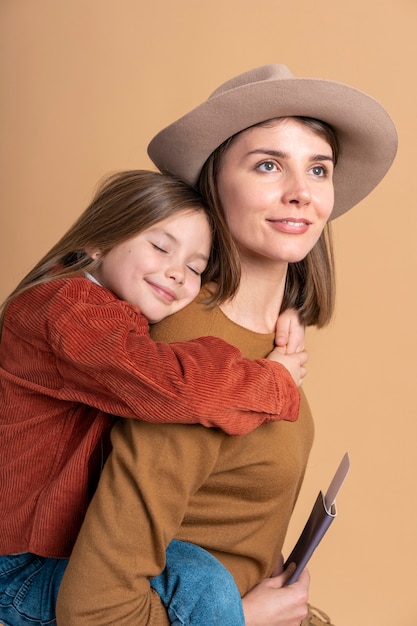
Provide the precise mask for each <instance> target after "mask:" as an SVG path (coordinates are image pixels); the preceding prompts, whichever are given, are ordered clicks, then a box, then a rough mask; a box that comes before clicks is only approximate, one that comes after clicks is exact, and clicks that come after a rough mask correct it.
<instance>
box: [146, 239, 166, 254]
mask: <svg viewBox="0 0 417 626" xmlns="http://www.w3.org/2000/svg"><path fill="white" fill-rule="evenodd" d="M150 243H151V246H152V247H153V248H154V249H155V250H158V252H164V253H165V254H168V253H169V251H168V250H167V249H166V248H163V247H162V246H161V245H158V244H156V243H153V242H152V241H151V242H150Z"/></svg>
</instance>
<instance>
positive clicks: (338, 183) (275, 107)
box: [148, 65, 398, 219]
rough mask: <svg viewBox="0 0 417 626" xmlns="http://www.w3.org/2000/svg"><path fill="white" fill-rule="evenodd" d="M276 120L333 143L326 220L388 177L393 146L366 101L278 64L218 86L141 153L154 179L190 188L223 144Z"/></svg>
mask: <svg viewBox="0 0 417 626" xmlns="http://www.w3.org/2000/svg"><path fill="white" fill-rule="evenodd" d="M283 116H303V117H313V118H316V119H319V120H322V121H324V122H327V123H328V124H330V125H331V126H332V127H333V128H334V130H335V131H336V133H337V136H338V138H339V142H340V155H339V160H338V163H337V166H336V169H335V174H334V186H335V206H334V209H333V213H332V216H331V217H332V219H334V218H335V217H338V216H339V215H342V213H345V211H348V210H349V209H350V208H352V207H353V206H354V205H355V204H357V203H358V202H359V201H360V200H362V199H363V198H365V196H367V195H368V194H369V193H370V192H371V191H372V189H374V187H376V185H377V184H378V183H379V182H380V181H381V180H382V178H383V177H384V176H385V174H386V173H387V171H388V170H389V168H390V166H391V164H392V162H393V160H394V157H395V154H396V151H397V145H398V139H397V132H396V129H395V126H394V124H393V122H392V120H391V118H390V116H389V115H388V113H387V112H386V110H385V109H384V107H383V106H381V104H379V102H377V101H376V100H375V99H374V98H372V97H370V96H368V95H366V94H364V93H362V92H361V91H358V90H357V89H354V88H353V87H349V86H347V85H344V84H342V83H338V82H335V81H331V80H324V79H317V78H297V77H295V76H293V75H292V74H291V72H290V71H289V69H288V68H287V67H286V66H285V65H264V66H262V67H258V68H255V69H253V70H250V71H248V72H245V73H244V74H240V75H239V76H236V77H235V78H232V79H231V80H229V81H227V82H226V83H224V84H223V85H221V86H220V87H219V88H218V89H216V91H215V92H214V93H212V94H211V96H210V97H209V98H208V99H207V100H206V101H205V102H203V103H202V104H200V105H199V106H197V107H196V108H195V109H193V110H192V111H190V112H189V113H187V114H186V115H184V116H183V117H181V118H180V119H178V120H177V121H175V122H173V123H172V124H170V125H169V126H167V127H166V128H164V129H163V130H161V131H160V132H159V133H158V134H157V135H156V136H155V137H154V138H153V139H152V141H151V142H150V144H149V146H148V154H149V156H150V158H151V159H152V161H153V162H154V163H155V165H156V166H157V167H158V168H159V169H160V170H161V171H162V172H169V173H171V174H174V175H176V176H179V177H180V178H183V179H184V180H186V181H187V182H189V183H191V184H192V185H195V184H196V183H197V181H198V177H199V175H200V172H201V169H202V167H203V165H204V163H205V161H206V160H207V158H208V157H209V156H210V154H211V153H212V152H213V151H214V150H215V149H216V148H217V147H218V146H219V145H220V144H221V143H223V141H225V140H226V139H228V138H229V137H231V136H232V135H235V134H236V133H238V132H240V131H242V130H244V129H245V128H248V127H249V126H253V125H254V124H258V123H260V122H263V121H266V120H269V119H272V118H275V117H283Z"/></svg>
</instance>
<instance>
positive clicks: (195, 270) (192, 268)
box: [187, 265, 203, 276]
mask: <svg viewBox="0 0 417 626" xmlns="http://www.w3.org/2000/svg"><path fill="white" fill-rule="evenodd" d="M187 267H188V269H189V270H191V271H192V272H193V274H195V275H196V276H201V274H202V273H203V272H199V271H198V270H197V269H196V268H195V267H191V265H187Z"/></svg>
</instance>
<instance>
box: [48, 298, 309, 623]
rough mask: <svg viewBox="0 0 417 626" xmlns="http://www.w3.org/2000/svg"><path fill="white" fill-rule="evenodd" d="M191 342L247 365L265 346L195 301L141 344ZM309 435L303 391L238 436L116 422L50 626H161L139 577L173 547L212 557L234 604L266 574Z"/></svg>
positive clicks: (159, 565)
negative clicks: (270, 419)
mask: <svg viewBox="0 0 417 626" xmlns="http://www.w3.org/2000/svg"><path fill="white" fill-rule="evenodd" d="M202 335H215V336H218V337H222V338H224V339H226V340H227V341H228V342H230V343H232V344H234V345H235V346H237V347H238V348H239V349H240V350H242V352H243V354H244V355H245V356H248V357H251V358H255V357H262V356H265V355H266V354H267V353H268V352H270V350H271V348H272V345H273V336H272V335H262V334H257V333H254V332H251V331H249V330H247V329H244V328H242V327H240V326H238V325H236V324H234V323H233V322H232V321H230V320H229V319H228V318H226V317H225V316H224V315H223V313H222V312H221V311H220V309H218V308H215V309H211V310H207V309H205V308H204V307H203V306H202V305H199V304H197V303H193V304H192V305H190V306H189V307H187V308H186V309H184V310H183V311H181V312H180V313H178V314H177V315H175V316H174V317H172V318H168V319H167V320H165V321H164V322H162V323H160V324H159V325H158V327H155V328H154V329H153V338H154V339H156V340H164V341H174V340H175V341H177V340H178V341H184V340H187V339H192V338H195V337H198V336H202ZM202 375H203V376H204V372H203V374H202ZM271 392H272V390H271ZM213 402H214V403H215V402H216V390H215V389H213ZM312 438H313V424H312V418H311V414H310V411H309V408H308V405H307V402H306V400H305V397H304V395H303V394H302V400H301V409H300V416H299V419H298V421H296V422H293V423H290V422H276V423H273V424H267V425H265V426H261V427H259V428H258V429H256V430H255V431H253V432H252V433H250V434H248V435H246V436H244V437H232V436H229V435H226V434H225V433H223V432H222V431H220V430H218V429H208V428H204V427H202V426H199V425H191V426H188V425H176V424H170V425H165V424H164V425H161V424H159V425H157V424H150V423H145V422H137V421H136V420H135V421H133V420H123V421H122V422H120V423H119V424H117V426H116V427H115V428H114V429H113V432H112V444H113V452H112V454H111V455H110V457H109V460H108V461H107V463H106V466H105V468H104V471H103V474H102V476H101V479H100V482H99V487H98V489H97V492H96V494H95V496H94V498H93V501H92V503H91V505H90V508H89V510H88V512H87V516H86V519H85V522H84V524H83V526H82V529H81V532H80V534H79V537H78V540H77V542H76V545H75V548H74V551H73V555H72V557H71V559H70V563H69V566H68V568H67V571H66V573H65V575H64V579H63V582H62V586H61V591H60V594H59V598H58V605H57V620H58V625H59V626H83V625H84V624H94V625H96V626H97V625H110V624H111V625H114V624H117V625H118V626H133V625H135V626H142V625H155V626H165V625H166V626H168V625H169V620H168V617H167V614H166V611H165V609H164V607H163V605H162V603H161V602H160V599H159V596H158V595H157V594H156V593H155V592H154V591H153V590H152V589H151V588H150V585H149V578H151V577H153V576H156V575H158V574H159V573H160V572H161V571H162V570H163V569H164V565H165V550H166V547H167V545H168V544H169V542H170V541H171V539H173V538H177V539H181V540H185V541H190V542H192V543H195V544H198V545H200V546H202V547H203V548H205V549H207V550H208V551H209V552H211V553H212V554H213V555H214V556H216V557H217V558H218V559H219V560H220V561H221V562H222V563H223V564H224V565H225V566H226V567H227V568H228V569H229V570H230V572H231V573H232V574H233V576H234V578H235V580H236V583H237V585H238V587H239V590H240V593H241V595H242V596H243V595H244V594H245V593H247V592H248V591H249V590H250V589H251V588H252V587H253V586H254V585H256V584H257V583H258V582H260V581H261V580H262V579H263V578H265V577H266V576H268V575H270V573H271V571H272V569H273V567H274V565H275V563H276V561H277V559H278V557H279V555H280V553H281V550H282V546H283V542H284V537H285V533H286V530H287V527H288V523H289V520H290V517H291V513H292V510H293V507H294V504H295V501H296V498H297V495H298V492H299V489H300V486H301V482H302V479H303V476H304V472H305V467H306V463H307V459H308V454H309V451H310V448H311V444H312Z"/></svg>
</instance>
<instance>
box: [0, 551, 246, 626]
mask: <svg viewBox="0 0 417 626" xmlns="http://www.w3.org/2000/svg"><path fill="white" fill-rule="evenodd" d="M67 563H68V559H52V558H44V557H40V556H36V555H34V554H31V553H30V552H25V553H23V554H15V555H8V556H0V623H2V624H4V626H55V625H56V621H55V604H56V599H57V595H58V589H59V585H60V584H61V580H62V576H63V575H64V571H65V568H66V566H67ZM151 585H152V587H153V588H154V589H155V591H157V592H158V593H159V595H160V597H161V600H162V602H163V604H164V606H165V607H166V608H167V611H168V615H169V619H170V621H171V624H172V625H173V626H216V625H218V626H244V624H245V621H244V617H243V609H242V602H241V599H240V595H239V591H238V589H237V587H236V584H235V582H234V580H233V577H232V576H231V574H230V573H229V572H228V571H227V569H226V568H225V567H223V565H222V564H221V563H220V562H219V561H218V560H217V559H215V558H214V557H213V556H212V555H211V554H209V553H208V552H206V550H203V549H202V548H199V547H198V546H195V545H193V544H190V543H185V542H182V541H176V540H173V541H172V542H171V544H170V545H169V546H168V549H167V564H166V568H165V570H164V571H163V572H162V574H160V575H159V576H157V577H155V578H153V579H151Z"/></svg>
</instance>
